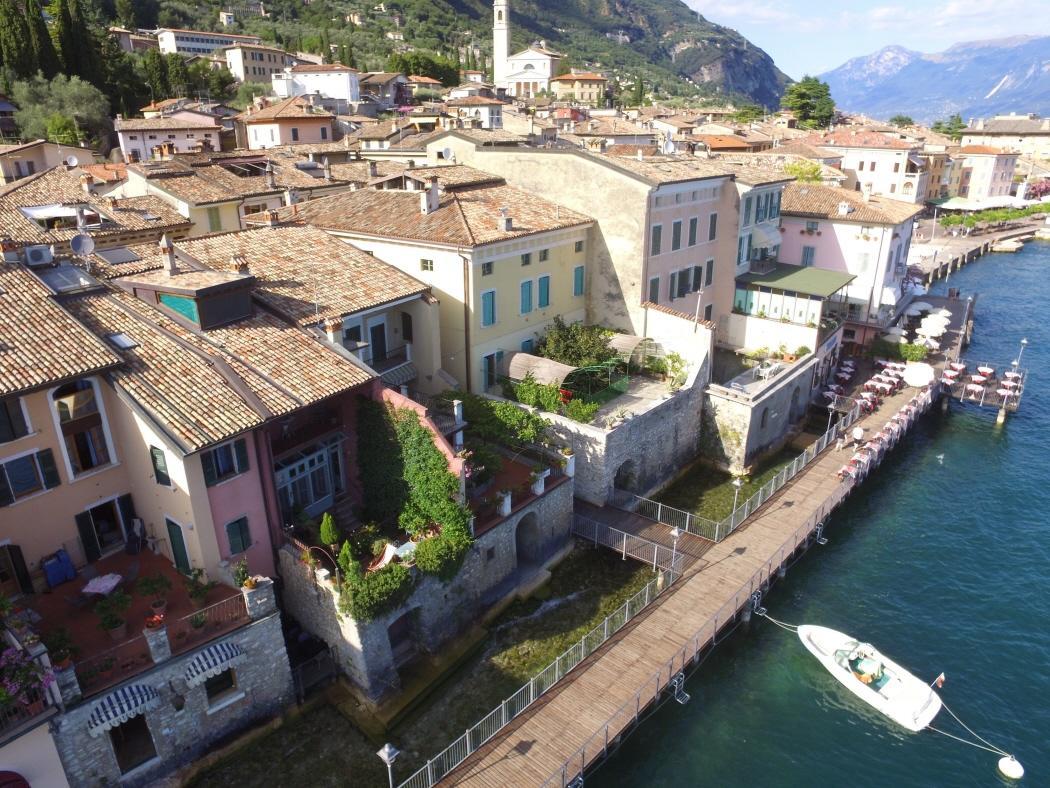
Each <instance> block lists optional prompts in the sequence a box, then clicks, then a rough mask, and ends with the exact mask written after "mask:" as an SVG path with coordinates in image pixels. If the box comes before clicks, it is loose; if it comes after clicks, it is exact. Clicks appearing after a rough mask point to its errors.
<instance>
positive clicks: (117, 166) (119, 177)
mask: <svg viewBox="0 0 1050 788" xmlns="http://www.w3.org/2000/svg"><path fill="white" fill-rule="evenodd" d="M80 169H82V170H83V171H84V172H86V173H88V174H89V175H90V176H91V177H92V178H94V179H95V180H96V181H100V182H102V183H119V182H120V181H123V180H127V177H128V168H127V165H125V164H124V163H123V162H119V161H116V162H106V163H105V164H81V165H80Z"/></svg>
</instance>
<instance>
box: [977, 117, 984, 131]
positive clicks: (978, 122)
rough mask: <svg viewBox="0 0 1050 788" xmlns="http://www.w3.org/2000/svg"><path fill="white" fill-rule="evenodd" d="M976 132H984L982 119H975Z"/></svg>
mask: <svg viewBox="0 0 1050 788" xmlns="http://www.w3.org/2000/svg"><path fill="white" fill-rule="evenodd" d="M977 130H978V131H984V118H978V119H977Z"/></svg>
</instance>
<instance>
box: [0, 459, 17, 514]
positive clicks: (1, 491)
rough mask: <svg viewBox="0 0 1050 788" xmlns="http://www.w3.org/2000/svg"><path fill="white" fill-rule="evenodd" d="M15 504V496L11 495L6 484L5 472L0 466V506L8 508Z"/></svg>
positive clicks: (9, 488) (9, 487)
mask: <svg viewBox="0 0 1050 788" xmlns="http://www.w3.org/2000/svg"><path fill="white" fill-rule="evenodd" d="M14 502H15V496H14V495H13V494H12V493H11V485H9V484H8V483H7V471H5V470H4V466H3V465H0V506H10V505H11V504H13V503H14Z"/></svg>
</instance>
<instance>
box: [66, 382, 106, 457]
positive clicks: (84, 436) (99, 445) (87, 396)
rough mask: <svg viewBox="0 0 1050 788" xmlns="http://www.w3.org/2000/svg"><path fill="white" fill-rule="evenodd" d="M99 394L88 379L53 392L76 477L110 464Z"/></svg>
mask: <svg viewBox="0 0 1050 788" xmlns="http://www.w3.org/2000/svg"><path fill="white" fill-rule="evenodd" d="M97 396H98V395H97V391H96V389H95V386H94V384H93V383H92V382H91V381H89V380H77V381H74V382H73V383H67V384H66V385H65V386H61V387H59V388H58V389H55V393H54V394H52V395H51V398H52V400H53V402H54V406H55V409H56V411H57V412H58V421H59V427H60V430H61V432H62V438H63V443H64V448H65V452H66V458H67V459H68V460H69V466H70V468H71V470H72V473H73V476H79V475H80V474H82V473H86V472H87V471H90V470H91V469H93V468H98V467H101V466H103V465H109V463H110V457H109V444H108V442H107V440H106V435H105V431H104V430H103V427H102V414H101V412H100V411H99V407H98V400H97Z"/></svg>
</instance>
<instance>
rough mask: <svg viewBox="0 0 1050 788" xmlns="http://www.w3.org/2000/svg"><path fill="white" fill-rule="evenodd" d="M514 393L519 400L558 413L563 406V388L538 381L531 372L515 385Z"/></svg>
mask: <svg viewBox="0 0 1050 788" xmlns="http://www.w3.org/2000/svg"><path fill="white" fill-rule="evenodd" d="M514 395H515V399H517V400H518V402H521V403H523V404H525V405H531V406H532V407H534V408H539V409H540V410H545V411H548V412H550V413H557V412H558V409H559V408H560V407H561V390H560V389H559V388H558V387H557V386H555V385H554V384H551V383H537V382H536V379H535V378H534V377H533V376H532V373H531V372H530V373H528V374H527V375H525V379H524V380H522V381H521V382H519V383H518V384H517V385H516V386H515V387H514ZM501 404H503V405H506V403H501ZM511 407H513V406H511ZM515 410H521V409H520V408H515Z"/></svg>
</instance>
